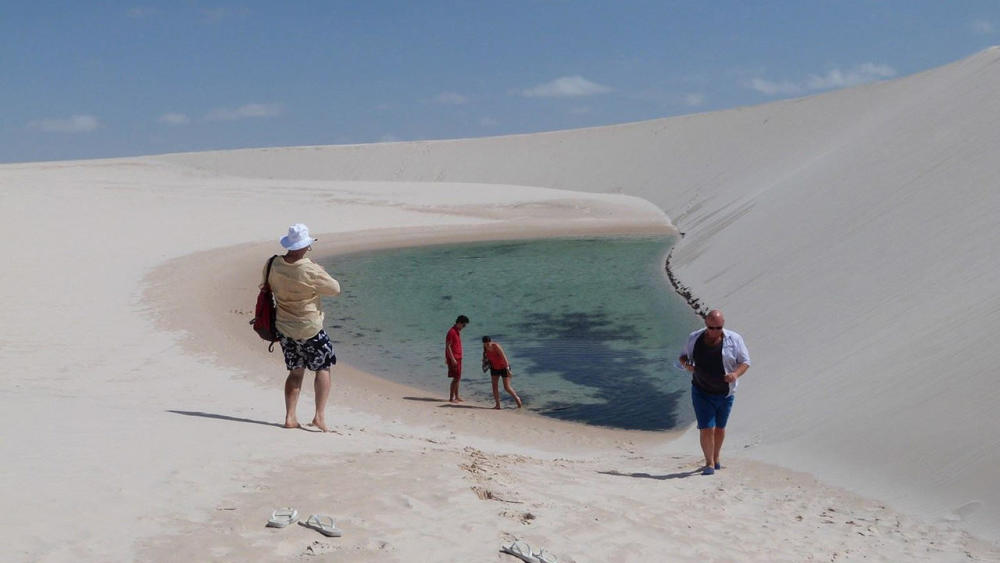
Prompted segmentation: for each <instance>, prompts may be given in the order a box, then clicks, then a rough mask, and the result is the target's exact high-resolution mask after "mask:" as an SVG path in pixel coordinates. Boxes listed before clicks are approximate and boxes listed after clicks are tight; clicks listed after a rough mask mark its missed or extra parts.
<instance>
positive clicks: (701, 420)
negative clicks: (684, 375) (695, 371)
mask: <svg viewBox="0 0 1000 563" xmlns="http://www.w3.org/2000/svg"><path fill="white" fill-rule="evenodd" d="M735 398H736V395H712V394H710V393H706V392H704V391H702V390H701V389H698V388H697V387H695V386H694V385H692V386H691V403H692V404H694V416H695V417H696V418H697V419H698V429H699V430H704V429H705V428H725V427H726V422H728V421H729V411H731V410H733V400H734V399H735Z"/></svg>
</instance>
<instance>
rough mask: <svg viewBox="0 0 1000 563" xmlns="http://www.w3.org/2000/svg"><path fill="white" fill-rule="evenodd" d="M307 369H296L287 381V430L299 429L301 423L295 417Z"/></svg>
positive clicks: (290, 372)
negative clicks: (303, 377)
mask: <svg viewBox="0 0 1000 563" xmlns="http://www.w3.org/2000/svg"><path fill="white" fill-rule="evenodd" d="M305 373H306V368H295V369H293V370H290V371H289V372H288V378H287V379H285V428H298V427H299V421H298V420H297V419H296V417H295V406H296V405H297V404H298V403H299V392H300V391H302V376H303V375H304V374H305Z"/></svg>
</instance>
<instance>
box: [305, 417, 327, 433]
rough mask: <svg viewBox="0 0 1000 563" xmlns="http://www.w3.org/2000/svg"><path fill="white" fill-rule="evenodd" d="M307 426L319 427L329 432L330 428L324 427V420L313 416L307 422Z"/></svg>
mask: <svg viewBox="0 0 1000 563" xmlns="http://www.w3.org/2000/svg"><path fill="white" fill-rule="evenodd" d="M309 426H315V427H316V428H319V429H320V430H322V431H323V432H329V431H330V429H329V428H327V427H326V422H325V421H322V420H316V419H315V418H314V419H313V421H312V422H310V423H309Z"/></svg>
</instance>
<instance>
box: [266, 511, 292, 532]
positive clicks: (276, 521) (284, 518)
mask: <svg viewBox="0 0 1000 563" xmlns="http://www.w3.org/2000/svg"><path fill="white" fill-rule="evenodd" d="M298 519H299V511H298V510H295V509H294V508H279V509H277V510H275V511H274V512H272V513H271V518H270V520H268V521H267V527H268V528H284V527H285V526H287V525H289V524H291V523H292V522H295V521H296V520H298Z"/></svg>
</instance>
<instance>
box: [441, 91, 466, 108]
mask: <svg viewBox="0 0 1000 563" xmlns="http://www.w3.org/2000/svg"><path fill="white" fill-rule="evenodd" d="M433 100H434V102H436V103H439V104H450V105H462V104H467V103H469V98H466V97H465V96H463V95H461V94H456V93H455V92H441V93H440V94H438V95H437V96H434V98H433Z"/></svg>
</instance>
